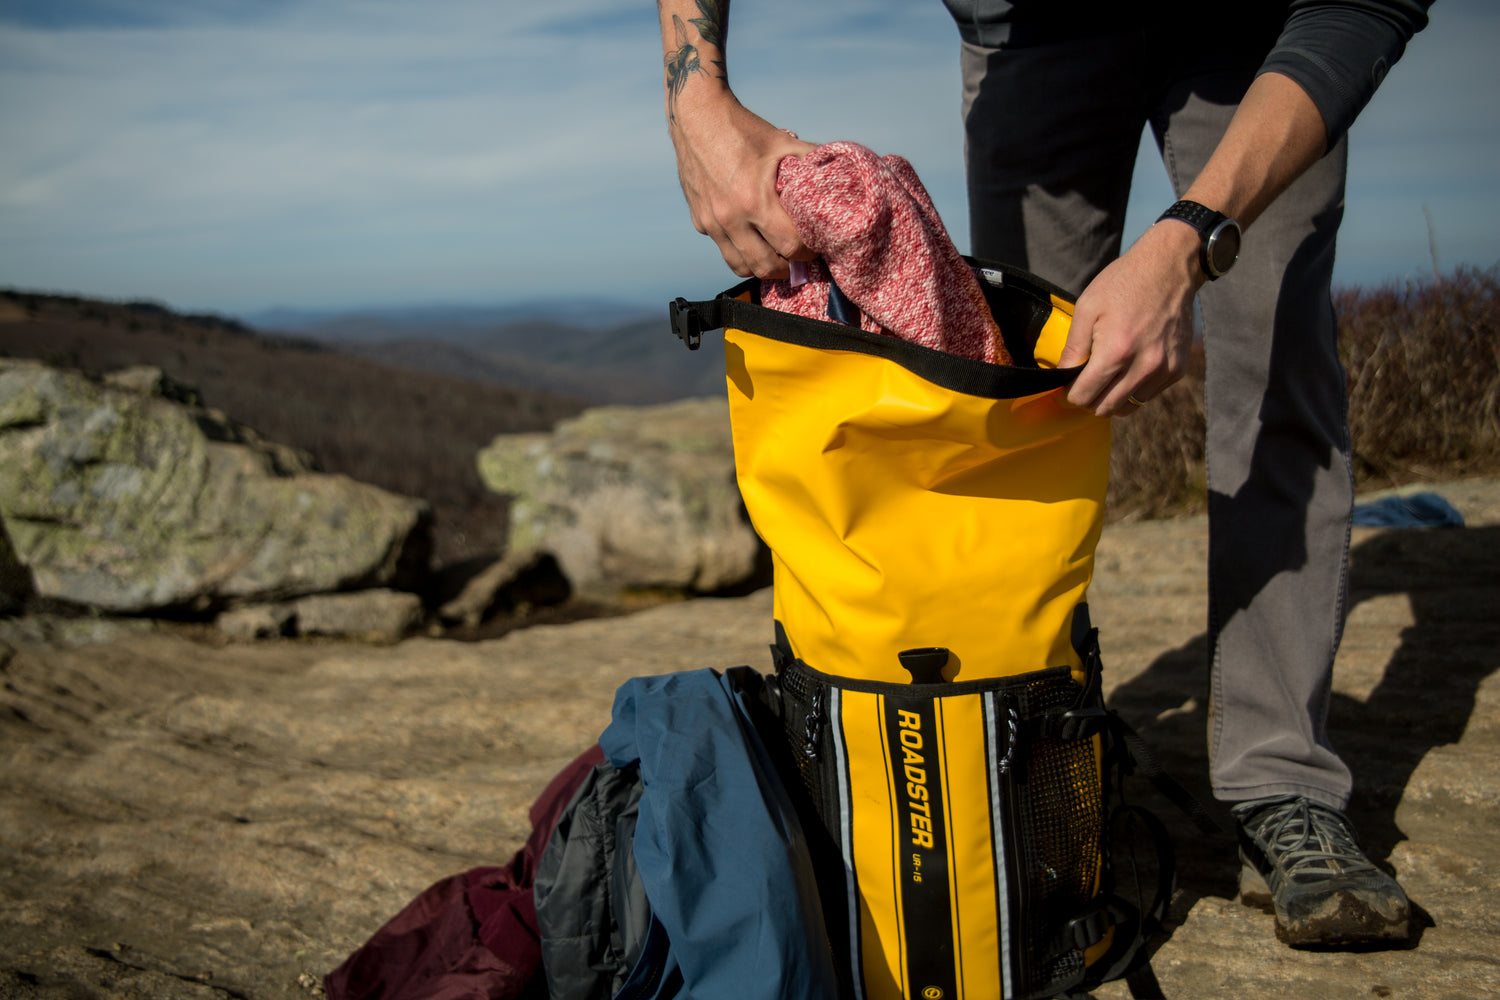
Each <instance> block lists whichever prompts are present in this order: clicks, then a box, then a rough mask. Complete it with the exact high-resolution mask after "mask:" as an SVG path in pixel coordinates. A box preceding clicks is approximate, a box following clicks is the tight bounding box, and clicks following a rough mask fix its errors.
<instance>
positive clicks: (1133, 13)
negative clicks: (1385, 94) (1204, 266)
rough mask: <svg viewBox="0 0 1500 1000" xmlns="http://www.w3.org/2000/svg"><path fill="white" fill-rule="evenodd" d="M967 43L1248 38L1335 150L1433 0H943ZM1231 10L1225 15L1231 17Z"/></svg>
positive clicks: (1236, 41) (1205, 42)
mask: <svg viewBox="0 0 1500 1000" xmlns="http://www.w3.org/2000/svg"><path fill="white" fill-rule="evenodd" d="M943 3H944V4H945V5H946V6H947V8H948V10H949V11H950V12H951V13H952V14H953V18H954V20H955V21H957V22H958V28H959V33H960V34H961V35H962V36H963V38H964V40H965V41H968V42H972V43H974V44H976V45H985V46H992V47H998V48H1007V47H1021V46H1030V45H1045V44H1048V43H1049V42H1059V41H1064V40H1067V39H1071V38H1077V37H1084V36H1099V35H1110V34H1117V33H1118V34H1120V35H1122V36H1123V37H1122V42H1128V39H1129V36H1130V33H1131V32H1133V31H1139V30H1141V29H1143V28H1146V29H1148V30H1149V29H1165V30H1169V31H1172V32H1173V33H1174V34H1175V35H1176V36H1177V37H1178V38H1179V39H1180V40H1181V43H1182V44H1184V45H1191V46H1195V47H1200V48H1201V50H1202V51H1203V52H1205V53H1210V54H1211V53H1212V52H1213V50H1214V49H1215V47H1228V48H1232V49H1233V48H1238V47H1240V46H1242V45H1244V44H1245V42H1246V39H1247V38H1251V39H1256V38H1260V39H1264V41H1261V42H1258V43H1257V44H1258V52H1259V53H1261V54H1263V58H1262V61H1261V63H1260V70H1259V71H1260V72H1262V73H1266V72H1276V73H1281V74H1283V75H1285V76H1288V77H1290V78H1291V79H1292V80H1294V81H1296V83H1297V84H1298V85H1299V86H1301V87H1302V89H1303V90H1305V91H1307V94H1308V96H1309V97H1311V98H1312V100H1313V103H1314V104H1316V105H1317V107H1318V110H1319V112H1321V113H1322V115H1323V124H1324V125H1325V127H1326V128H1327V129H1328V142H1329V144H1330V145H1332V144H1333V143H1334V142H1335V141H1337V140H1338V138H1339V137H1340V136H1341V135H1343V134H1344V132H1345V131H1347V130H1348V128H1349V126H1350V125H1351V124H1353V122H1354V119H1355V117H1356V116H1358V114H1359V113H1360V111H1361V110H1363V109H1364V106H1365V105H1366V104H1367V103H1369V100H1370V98H1371V96H1372V95H1373V94H1374V93H1375V88H1376V87H1378V86H1379V85H1380V82H1381V80H1383V79H1385V75H1386V73H1387V72H1388V71H1389V70H1390V68H1391V66H1393V65H1394V64H1395V62H1396V60H1398V59H1400V58H1401V54H1402V53H1403V52H1404V51H1405V50H1406V43H1407V42H1408V41H1410V40H1411V37H1412V35H1414V34H1416V33H1417V32H1418V31H1420V30H1421V29H1422V28H1424V27H1426V25H1427V10H1428V8H1429V7H1431V6H1432V0H1284V2H1280V3H1266V2H1260V3H1255V2H1249V3H1244V2H1242V3H1232V4H1227V5H1221V6H1218V7H1217V8H1216V7H1215V5H1212V4H1205V3H1203V2H1202V0H1199V2H1196V3H1187V2H1182V0H1165V2H1163V0H1158V2H1155V3H1149V2H1148V3H1146V4H1128V3H1123V2H1121V0H943ZM1226 8H1227V9H1226Z"/></svg>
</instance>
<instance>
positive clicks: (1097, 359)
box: [1059, 220, 1204, 417]
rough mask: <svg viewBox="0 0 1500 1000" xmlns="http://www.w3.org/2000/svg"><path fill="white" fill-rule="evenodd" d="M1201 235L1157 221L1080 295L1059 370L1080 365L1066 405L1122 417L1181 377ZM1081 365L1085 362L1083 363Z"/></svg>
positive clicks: (1187, 347)
mask: <svg viewBox="0 0 1500 1000" xmlns="http://www.w3.org/2000/svg"><path fill="white" fill-rule="evenodd" d="M1197 255H1198V233H1197V231H1196V230H1194V229H1193V228H1192V227H1190V226H1186V225H1183V224H1182V223H1179V222H1174V221H1171V220H1168V221H1166V222H1158V223H1157V224H1156V225H1154V226H1152V227H1151V228H1150V229H1148V230H1146V232H1145V233H1144V234H1143V235H1142V236H1141V238H1140V239H1139V240H1137V241H1136V243H1135V245H1134V246H1132V247H1131V248H1130V249H1129V250H1128V251H1126V252H1125V254H1124V255H1123V256H1121V257H1120V258H1119V259H1118V260H1116V261H1114V262H1113V263H1112V264H1110V265H1109V266H1108V267H1106V268H1105V269H1104V270H1103V271H1100V272H1099V275H1098V277H1096V278H1095V279H1094V280H1093V281H1091V282H1089V286H1088V287H1087V288H1085V289H1084V290H1083V294H1082V295H1080V296H1079V297H1078V305H1077V306H1076V307H1075V308H1074V310H1073V324H1072V327H1071V328H1070V329H1069V331H1068V342H1067V344H1066V346H1064V347H1063V352H1062V357H1061V358H1060V359H1059V366H1060V367H1065V368H1066V367H1071V366H1073V365H1079V364H1082V365H1083V366H1084V368H1083V371H1081V372H1079V374H1078V377H1077V378H1076V379H1074V380H1073V384H1072V385H1071V386H1070V387H1069V388H1068V402H1070V403H1072V404H1073V405H1075V406H1080V407H1083V408H1084V409H1088V410H1092V411H1094V412H1095V413H1096V414H1098V415H1099V416H1101V417H1123V416H1128V415H1130V414H1131V413H1134V412H1135V411H1136V410H1138V409H1139V408H1140V404H1142V403H1145V402H1146V401H1148V400H1150V399H1152V398H1153V397H1155V396H1156V395H1157V394H1158V393H1160V392H1162V391H1163V390H1164V389H1166V388H1167V387H1168V386H1169V385H1171V384H1172V383H1173V382H1176V381H1177V380H1178V379H1179V378H1181V377H1182V374H1183V371H1184V370H1185V369H1186V367H1187V360H1188V353H1189V350H1190V348H1191V346H1192V340H1193V296H1194V294H1196V293H1197V291H1198V288H1199V286H1200V285H1202V284H1203V281H1204V279H1203V276H1202V272H1201V270H1200V269H1199V266H1198V263H1197ZM1085 362H1086V363H1085Z"/></svg>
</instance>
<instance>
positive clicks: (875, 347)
mask: <svg viewBox="0 0 1500 1000" xmlns="http://www.w3.org/2000/svg"><path fill="white" fill-rule="evenodd" d="M750 294H753V289H751V288H748V287H747V285H746V284H741V285H737V286H736V287H734V288H731V289H729V291H727V292H725V293H724V294H723V295H721V296H719V297H718V298H715V299H707V300H704V301H701V302H689V301H688V300H686V299H680V298H679V299H677V300H676V301H674V302H672V303H671V304H669V306H668V307H667V309H668V314H669V316H670V318H671V321H672V331H673V332H674V333H675V334H677V336H678V338H679V339H680V340H682V342H683V343H684V344H686V345H687V346H688V348H689V349H691V350H697V349H698V347H699V345H700V344H701V343H702V341H703V334H704V333H706V332H708V331H710V330H721V329H725V328H728V329H734V330H745V331H747V332H749V333H753V334H756V335H757V336H761V337H769V338H770V339H772V340H779V341H781V342H783V343H788V344H797V345H800V346H802V347H810V348H815V349H818V350H829V351H852V352H855V353H858V354H869V355H873V356H875V357H880V358H885V359H887V360H889V361H892V362H894V363H896V364H898V365H900V366H901V367H902V368H905V369H906V370H907V371H910V372H912V373H913V374H915V375H919V376H921V377H922V378H924V379H926V380H927V381H928V382H931V383H932V384H933V385H937V386H941V387H942V388H944V389H951V390H952V391H954V392H961V393H964V394H965V395H969V396H979V397H982V398H985V399H1019V398H1021V397H1024V396H1035V395H1038V394H1039V393H1043V392H1050V391H1051V390H1053V389H1057V388H1060V387H1062V386H1065V385H1067V384H1068V383H1069V382H1071V381H1072V380H1073V377H1074V376H1075V375H1077V374H1078V369H1077V368H1020V367H1011V366H1007V365H996V364H991V363H990V362H987V361H979V360H976V359H974V358H965V357H960V356H958V355H956V354H948V353H946V352H944V351H936V350H933V349H932V348H930V347H923V346H922V345H920V344H913V343H911V342H910V341H906V340H902V339H901V338H899V337H891V336H886V335H884V334H879V333H869V332H867V331H865V330H862V329H860V328H859V327H855V326H843V325H841V324H839V323H828V322H825V321H823V320H817V319H808V318H807V317H806V316H797V315H794V314H792V313H785V312H780V311H779V310H776V309H767V308H766V307H765V306H761V305H757V304H756V303H755V302H753V301H750V300H749V299H747V298H740V297H738V296H742V295H750Z"/></svg>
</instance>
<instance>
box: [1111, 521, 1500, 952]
mask: <svg viewBox="0 0 1500 1000" xmlns="http://www.w3.org/2000/svg"><path fill="white" fill-rule="evenodd" d="M1387 594H1406V595H1407V596H1408V598H1409V600H1410V605H1411V621H1410V624H1409V625H1407V626H1406V627H1405V628H1404V629H1403V630H1402V632H1401V635H1400V640H1399V643H1398V644H1397V646H1396V648H1395V651H1394V652H1393V654H1392V655H1391V657H1390V659H1389V660H1388V661H1387V663H1386V665H1385V667H1384V670H1383V672H1382V674H1381V678H1380V680H1379V682H1378V683H1377V684H1376V686H1375V687H1374V688H1373V690H1372V691H1371V692H1370V694H1369V695H1368V696H1367V697H1366V698H1365V699H1364V700H1359V699H1357V698H1354V697H1351V696H1349V695H1347V694H1337V693H1336V694H1335V695H1334V697H1333V704H1332V708H1331V714H1330V722H1329V732H1330V738H1331V739H1332V741H1333V744H1334V746H1335V748H1336V749H1337V750H1338V752H1339V754H1340V756H1342V757H1343V759H1344V760H1345V761H1346V762H1347V763H1348V765H1349V766H1350V768H1351V770H1352V771H1353V773H1354V789H1355V791H1354V798H1353V801H1352V802H1351V804H1350V808H1349V817H1350V819H1351V820H1352V821H1353V822H1354V824H1355V826H1356V828H1357V829H1358V830H1359V832H1360V835H1361V842H1362V845H1363V846H1364V848H1365V850H1366V851H1367V853H1368V854H1369V856H1370V858H1371V859H1372V860H1374V861H1375V862H1376V863H1377V864H1382V865H1384V866H1385V867H1387V868H1388V869H1389V867H1390V866H1389V863H1388V861H1387V859H1388V858H1389V857H1390V854H1391V852H1392V850H1393V849H1394V848H1395V846H1396V845H1397V844H1398V843H1400V842H1401V841H1403V840H1405V839H1407V836H1406V834H1405V833H1404V832H1403V831H1402V830H1401V828H1400V827H1399V826H1398V824H1397V822H1396V808H1397V806H1398V805H1399V804H1400V803H1401V800H1402V797H1403V796H1404V795H1405V794H1406V793H1407V791H1408V786H1409V785H1410V783H1411V781H1412V777H1413V774H1414V772H1415V771H1416V770H1417V767H1418V765H1419V764H1421V762H1422V760H1423V758H1424V757H1425V756H1426V755H1427V754H1428V752H1429V751H1431V750H1433V749H1434V748H1436V747H1441V746H1444V745H1446V744H1451V743H1456V742H1458V741H1459V739H1460V738H1461V737H1462V736H1463V734H1464V731H1465V729H1466V727H1467V726H1468V724H1469V721H1470V717H1471V716H1472V715H1473V712H1474V707H1475V699H1476V693H1477V690H1478V688H1479V685H1480V683H1481V682H1483V681H1484V679H1485V678H1487V677H1488V676H1489V675H1490V674H1492V673H1494V672H1495V671H1496V669H1497V668H1500V620H1497V617H1496V615H1495V609H1496V608H1497V607H1500V527H1477V528H1454V529H1429V530H1392V531H1387V532H1384V533H1381V534H1378V535H1373V536H1371V537H1370V538H1368V539H1367V540H1365V541H1363V542H1362V543H1360V544H1359V545H1358V546H1356V547H1355V548H1354V550H1353V551H1352V552H1351V558H1350V602H1351V607H1355V606H1357V605H1358V604H1359V603H1361V602H1363V601H1368V600H1371V599H1373V598H1376V597H1379V596H1381V595H1387ZM1106 653H1107V651H1106ZM1207 656H1208V653H1207V635H1206V634H1202V635H1199V636H1197V637H1195V638H1194V639H1193V640H1192V641H1190V642H1188V643H1185V644H1184V645H1182V646H1180V647H1178V648H1176V649H1173V650H1169V651H1167V652H1165V653H1163V654H1161V655H1160V656H1159V657H1157V658H1156V660H1155V661H1154V662H1153V663H1152V664H1151V666H1150V667H1148V668H1147V669H1146V670H1145V671H1144V672H1143V673H1141V674H1140V675H1139V676H1137V677H1135V678H1132V679H1131V680H1130V681H1128V682H1126V683H1123V684H1121V685H1120V686H1119V687H1117V688H1116V689H1115V690H1114V692H1113V693H1112V694H1111V696H1110V702H1111V706H1112V707H1113V708H1114V709H1115V710H1116V711H1117V712H1119V713H1120V715H1121V716H1123V717H1124V718H1125V720H1126V721H1127V722H1129V723H1130V724H1131V725H1132V726H1134V727H1135V728H1136V729H1137V731H1138V732H1140V734H1141V735H1142V736H1143V737H1144V738H1145V740H1146V741H1147V743H1149V744H1150V745H1151V746H1152V747H1153V748H1154V749H1155V750H1156V752H1157V754H1158V756H1159V757H1160V759H1161V762H1162V764H1163V766H1164V768H1165V769H1166V771H1167V772H1168V773H1169V774H1170V775H1172V776H1173V777H1174V778H1176V779H1177V780H1178V781H1179V782H1180V783H1182V784H1183V785H1184V786H1185V787H1186V788H1187V789H1188V790H1189V791H1190V792H1191V793H1192V794H1193V795H1194V796H1195V797H1197V798H1198V800H1199V801H1200V802H1202V803H1203V804H1204V805H1205V806H1206V807H1207V808H1208V809H1209V811H1210V812H1211V813H1212V814H1213V815H1214V816H1215V818H1217V819H1219V820H1220V822H1221V825H1222V826H1223V828H1224V831H1225V832H1224V834H1222V835H1219V836H1205V835H1204V834H1202V833H1200V832H1199V831H1198V829H1197V828H1196V827H1195V826H1194V825H1193V824H1192V822H1191V821H1189V820H1188V819H1187V818H1186V817H1185V816H1183V815H1182V813H1181V812H1180V811H1179V810H1177V808H1176V807H1174V806H1173V805H1171V804H1170V803H1169V802H1167V801H1166V799H1165V798H1163V797H1161V796H1159V795H1158V794H1157V793H1155V791H1154V790H1153V789H1151V788H1150V787H1149V786H1148V785H1146V784H1145V782H1137V783H1136V784H1138V785H1140V786H1142V788H1141V789H1140V790H1139V791H1138V792H1137V793H1136V794H1137V797H1138V798H1140V799H1141V800H1143V801H1145V802H1146V803H1147V804H1149V806H1150V807H1151V808H1152V809H1153V810H1154V811H1156V812H1157V814H1158V815H1159V816H1160V817H1161V818H1162V820H1163V821H1164V822H1165V823H1166V824H1167V826H1168V828H1169V829H1170V830H1171V832H1172V834H1173V837H1174V839H1175V841H1176V847H1177V870H1178V886H1179V892H1178V896H1177V898H1176V901H1175V903H1174V905H1173V907H1172V918H1171V920H1172V922H1177V921H1180V920H1181V919H1183V918H1184V917H1185V916H1186V914H1187V913H1188V911H1189V910H1190V909H1191V908H1192V906H1193V904H1194V903H1196V902H1197V901H1198V900H1199V899H1201V898H1203V897H1204V896H1218V897H1222V898H1233V897H1234V895H1235V893H1236V882H1237V876H1238V872H1239V862H1238V856H1237V853H1236V849H1235V845H1234V840H1233V836H1232V832H1231V831H1232V830H1233V827H1232V825H1231V822H1230V819H1229V814H1228V810H1227V809H1226V808H1225V807H1224V806H1223V805H1221V804H1218V803H1215V802H1214V801H1213V798H1212V794H1211V792H1210V788H1209V781H1208V754H1207V748H1206V733H1207V726H1208V715H1207V711H1208V680H1207V676H1208V674H1207V669H1206V664H1207ZM1106 666H1107V664H1106ZM1163 706H1180V707H1176V708H1167V709H1166V710H1163ZM1413 902H1414V904H1416V905H1415V907H1414V924H1415V925H1416V926H1415V927H1414V936H1415V937H1419V936H1420V934H1421V931H1422V930H1423V929H1424V928H1425V927H1426V926H1431V919H1430V918H1425V912H1426V911H1425V910H1423V909H1422V908H1421V906H1420V901H1419V900H1414V901H1413ZM1412 943H1415V941H1413V942H1412Z"/></svg>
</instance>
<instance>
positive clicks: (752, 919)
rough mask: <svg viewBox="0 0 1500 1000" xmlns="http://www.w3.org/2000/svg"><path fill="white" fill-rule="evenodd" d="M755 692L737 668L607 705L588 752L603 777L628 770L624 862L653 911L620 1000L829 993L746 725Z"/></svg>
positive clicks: (802, 854)
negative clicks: (630, 803)
mask: <svg viewBox="0 0 1500 1000" xmlns="http://www.w3.org/2000/svg"><path fill="white" fill-rule="evenodd" d="M759 684H760V677H759V675H757V674H755V672H754V671H752V670H750V669H749V668H748V667H737V668H735V669H734V670H730V671H729V672H728V673H726V674H725V675H723V676H720V675H719V674H718V673H716V672H714V671H711V670H697V671H691V672H686V673H677V674H667V675H665V676H661V677H639V678H635V679H633V680H631V681H628V682H626V683H625V684H624V685H623V686H622V687H621V688H620V689H619V691H618V692H616V694H615V704H614V713H613V715H614V719H613V722H611V724H610V726H609V728H608V729H606V730H605V732H604V735H603V736H601V737H600V739H599V745H600V746H601V747H602V748H603V750H604V753H605V756H606V757H607V758H608V760H609V763H610V764H611V765H613V766H614V767H615V768H617V769H621V770H623V769H627V768H639V773H640V779H641V782H642V786H643V788H642V794H641V798H640V803H639V813H638V818H637V821H636V826H635V844H634V858H635V862H636V866H637V867H638V869H639V874H640V879H641V883H642V884H643V885H644V888H645V893H646V898H647V899H648V900H649V902H650V904H651V912H652V925H651V932H650V934H649V936H648V941H647V945H646V948H645V951H644V953H643V954H642V957H641V960H640V961H639V962H638V963H637V965H636V967H635V969H634V970H633V971H632V973H631V975H630V977H629V979H627V981H626V984H625V987H624V989H622V990H621V991H620V992H619V993H618V994H617V997H619V998H621V1000H626V998H628V1000H648V998H649V1000H656V998H663V1000H665V998H669V997H681V998H684V1000H827V998H828V997H833V996H837V995H838V986H837V979H836V976H835V974H834V962H833V955H832V953H831V951H830V949H829V947H828V944H827V940H826V937H825V934H824V931H823V916H822V910H821V907H820V905H819V902H818V891H817V884H816V881H815V879H814V877H813V870H812V863H811V860H810V856H809V853H808V849H807V844H806V841H805V840H804V839H803V835H802V829H801V826H800V824H799V823H798V820H797V816H796V813H795V811H794V809H793V807H792V803H791V800H790V799H789V798H788V797H787V793H786V790H785V789H784V788H783V787H782V786H781V783H780V781H779V779H778V778H777V775H776V770H775V768H774V767H773V765H772V762H771V760H770V757H769V756H768V754H767V752H766V748H765V746H764V744H763V743H762V742H761V739H760V737H759V735H758V734H757V732H756V730H755V728H754V725H753V723H752V721H751V719H752V708H751V706H750V703H749V699H750V698H752V697H753V691H754V690H755V689H757V688H758V686H759ZM747 688H748V689H749V690H747Z"/></svg>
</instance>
